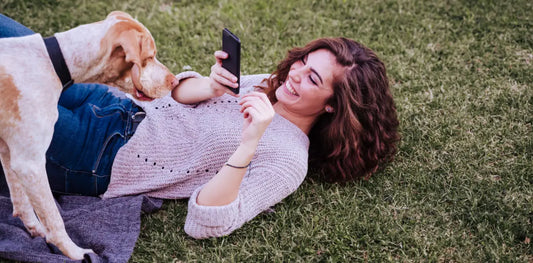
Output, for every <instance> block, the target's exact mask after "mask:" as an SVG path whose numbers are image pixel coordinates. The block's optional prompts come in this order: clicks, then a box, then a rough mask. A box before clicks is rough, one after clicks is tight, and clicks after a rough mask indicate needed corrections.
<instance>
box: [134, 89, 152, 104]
mask: <svg viewBox="0 0 533 263" xmlns="http://www.w3.org/2000/svg"><path fill="white" fill-rule="evenodd" d="M135 98H136V99H138V100H142V101H152V100H154V99H153V98H150V97H148V96H146V94H144V92H142V91H140V90H138V89H135Z"/></svg>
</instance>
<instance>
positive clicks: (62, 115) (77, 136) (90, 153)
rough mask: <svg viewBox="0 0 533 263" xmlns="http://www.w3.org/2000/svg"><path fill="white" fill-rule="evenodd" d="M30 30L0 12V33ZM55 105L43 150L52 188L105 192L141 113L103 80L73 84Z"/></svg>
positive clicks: (63, 191)
mask: <svg viewBox="0 0 533 263" xmlns="http://www.w3.org/2000/svg"><path fill="white" fill-rule="evenodd" d="M33 33H34V32H33V31H31V30H30V29H28V28H26V27H25V26H23V25H21V24H19V23H17V22H16V21H14V20H12V19H10V18H8V17H6V16H4V15H2V14H0V37H15V36H24V35H30V34H33ZM57 109H58V111H59V118H58V120H57V122H56V124H55V126H54V135H53V138H52V142H51V144H50V147H49V148H48V151H47V152H46V172H47V174H48V181H49V182H50V187H51V188H52V191H54V192H56V193H61V194H81V195H93V196H96V195H100V194H103V193H104V192H105V191H106V190H107V186H108V184H109V180H110V176H111V166H112V164H113V160H114V158H115V155H116V153H117V151H118V149H119V148H120V147H121V146H123V145H124V144H126V142H127V141H128V140H129V138H130V137H131V136H132V135H133V133H134V132H135V128H136V126H137V124H138V122H139V119H142V117H144V116H142V115H143V114H144V112H143V111H142V109H141V108H140V107H138V106H137V105H135V104H134V103H133V101H131V100H130V99H127V98H121V97H118V96H115V95H114V94H113V93H111V92H109V91H108V87H107V86H105V85H101V84H74V85H72V86H71V87H70V88H68V89H67V90H66V91H64V92H63V93H62V94H61V97H60V98H59V102H58V107H57ZM36 117H38V115H36ZM0 172H1V170H0Z"/></svg>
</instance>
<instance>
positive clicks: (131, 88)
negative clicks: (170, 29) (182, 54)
mask: <svg viewBox="0 0 533 263" xmlns="http://www.w3.org/2000/svg"><path fill="white" fill-rule="evenodd" d="M55 37H56V38H57V41H58V43H59V45H60V47H61V51H62V53H63V56H64V58H65V62H66V65H67V66H68V69H69V70H70V73H71V75H72V79H73V80H74V82H96V83H104V84H108V85H111V86H115V87H117V88H119V89H120V90H122V91H124V92H126V93H129V94H131V95H132V96H133V97H134V98H136V99H138V100H151V99H152V98H157V97H162V96H164V95H166V94H167V93H168V92H169V91H170V90H171V89H172V88H173V87H174V86H175V85H177V80H176V78H175V77H174V76H173V75H172V74H171V73H170V71H169V70H168V69H167V68H166V67H165V66H164V65H163V64H161V63H159V61H157V60H156V58H155V54H156V48H155V42H154V39H153V38H152V36H151V34H150V32H149V31H148V30H147V29H146V28H145V27H144V26H143V25H142V24H141V23H139V22H138V21H136V20H134V19H133V18H132V17H131V16H130V15H128V14H126V13H123V12H118V11H115V12H112V13H110V14H109V15H108V16H107V18H106V19H105V20H103V21H100V22H96V23H92V24H87V25H81V26H79V27H76V28H73V29H71V30H68V31H66V32H62V33H57V34H55ZM61 91H62V84H61V81H60V80H59V78H58V76H57V74H56V73H55V71H54V67H53V65H52V63H51V61H50V57H49V55H48V53H47V49H46V47H45V45H44V43H43V39H42V38H41V35H39V34H34V35H30V36H26V37H15V38H4V39H0V94H1V95H0V161H1V163H2V164H3V168H4V173H5V175H6V179H7V182H8V185H9V190H10V194H11V200H12V203H13V215H14V216H18V217H20V219H21V220H22V222H23V223H24V225H25V227H26V229H27V230H28V231H29V232H30V233H31V235H32V236H43V237H45V238H46V241H47V242H49V243H52V244H54V245H55V246H57V247H58V248H59V249H60V250H61V252H63V253H64V254H65V255H66V256H68V257H70V258H72V259H82V258H83V255H84V254H85V253H89V252H92V250H90V249H82V248H80V247H78V246H77V245H76V244H74V242H72V240H71V239H70V237H69V236H68V235H67V233H66V231H65V226H64V223H63V220H62V218H61V216H60V214H59V212H58V209H57V207H56V205H55V202H54V199H53V196H52V193H51V191H50V186H49V183H48V179H47V176H46V170H45V153H46V150H47V149H48V146H49V144H50V141H51V139H52V134H53V130H54V124H55V122H56V120H57V117H58V111H57V102H58V99H59V96H60V94H61Z"/></svg>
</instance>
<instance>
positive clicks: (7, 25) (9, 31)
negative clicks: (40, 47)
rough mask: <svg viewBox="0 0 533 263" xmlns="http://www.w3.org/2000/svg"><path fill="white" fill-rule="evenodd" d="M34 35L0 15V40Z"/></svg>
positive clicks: (17, 23)
mask: <svg viewBox="0 0 533 263" xmlns="http://www.w3.org/2000/svg"><path fill="white" fill-rule="evenodd" d="M32 34H35V32H33V31H32V30H31V29H29V28H27V27H25V26H24V25H22V24H20V23H19V22H17V21H15V20H13V19H11V18H9V17H7V16H5V15H2V14H0V38H4V37H21V36H27V35H32Z"/></svg>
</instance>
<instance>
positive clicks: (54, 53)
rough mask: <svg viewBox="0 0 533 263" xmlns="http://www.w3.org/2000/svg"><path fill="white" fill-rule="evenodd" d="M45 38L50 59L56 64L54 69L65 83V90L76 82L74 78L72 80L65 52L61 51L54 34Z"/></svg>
mask: <svg viewBox="0 0 533 263" xmlns="http://www.w3.org/2000/svg"><path fill="white" fill-rule="evenodd" d="M43 40H44V45H45V46H46V50H47V51H48V55H49V56H50V60H51V61H52V64H53V65H54V70H55V71H56V74H57V76H58V77H59V79H60V80H61V84H63V91H64V90H66V89H67V88H68V87H70V85H72V84H73V83H74V80H72V77H71V76H70V71H69V70H68V67H67V63H66V62H65V58H64V57H63V53H61V48H60V47H59V43H58V42H57V39H56V37H54V36H51V37H47V38H43Z"/></svg>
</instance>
